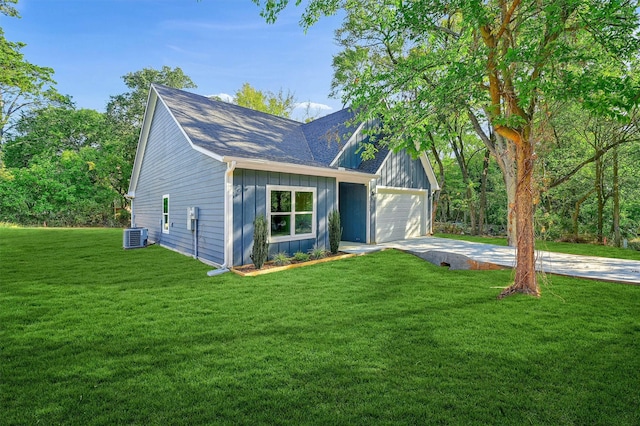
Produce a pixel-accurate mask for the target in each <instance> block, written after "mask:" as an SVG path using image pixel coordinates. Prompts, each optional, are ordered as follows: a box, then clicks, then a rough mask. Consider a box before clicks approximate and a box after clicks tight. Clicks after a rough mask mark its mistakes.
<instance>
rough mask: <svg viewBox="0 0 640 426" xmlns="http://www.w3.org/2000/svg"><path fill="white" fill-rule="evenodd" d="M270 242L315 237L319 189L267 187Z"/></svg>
mask: <svg viewBox="0 0 640 426" xmlns="http://www.w3.org/2000/svg"><path fill="white" fill-rule="evenodd" d="M267 202H268V203H269V204H268V205H267V221H268V222H269V241H271V242H280V241H293V240H304V239H308V238H315V237H316V188H305V187H299V186H280V185H268V186H267Z"/></svg>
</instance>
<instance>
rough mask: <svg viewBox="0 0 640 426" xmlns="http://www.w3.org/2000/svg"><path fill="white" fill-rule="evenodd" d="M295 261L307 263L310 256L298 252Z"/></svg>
mask: <svg viewBox="0 0 640 426" xmlns="http://www.w3.org/2000/svg"><path fill="white" fill-rule="evenodd" d="M293 260H296V261H298V262H306V261H307V260H309V255H308V254H307V253H303V252H301V251H298V252H296V253H295V254H294V255H293Z"/></svg>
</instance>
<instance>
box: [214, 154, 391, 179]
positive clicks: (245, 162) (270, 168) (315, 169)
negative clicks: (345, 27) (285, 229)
mask: <svg viewBox="0 0 640 426" xmlns="http://www.w3.org/2000/svg"><path fill="white" fill-rule="evenodd" d="M222 161H224V162H226V163H230V162H231V163H235V167H237V168H239V169H251V170H262V171H267V172H281V173H282V172H284V173H294V174H301V175H310V176H322V177H332V178H335V179H337V180H339V181H341V182H352V183H363V184H366V183H368V182H369V181H370V180H371V179H376V178H379V177H380V175H377V174H371V173H364V172H359V171H356V170H348V169H345V168H344V167H338V168H330V167H320V166H307V165H301V164H293V163H283V162H279V161H270V160H259V159H252V158H240V157H230V156H225V157H222Z"/></svg>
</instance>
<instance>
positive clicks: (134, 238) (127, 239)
mask: <svg viewBox="0 0 640 426" xmlns="http://www.w3.org/2000/svg"><path fill="white" fill-rule="evenodd" d="M148 234H149V231H148V229H147V228H129V229H125V230H124V235H123V238H122V245H123V247H124V248H125V249H132V248H142V247H146V246H147V239H148Z"/></svg>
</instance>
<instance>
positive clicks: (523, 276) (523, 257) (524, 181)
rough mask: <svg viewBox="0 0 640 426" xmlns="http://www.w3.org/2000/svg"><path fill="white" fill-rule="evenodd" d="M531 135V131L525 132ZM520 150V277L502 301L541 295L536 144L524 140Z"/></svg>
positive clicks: (518, 209) (516, 212)
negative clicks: (535, 222)
mask: <svg viewBox="0 0 640 426" xmlns="http://www.w3.org/2000/svg"><path fill="white" fill-rule="evenodd" d="M525 135H528V132H526V133H525ZM514 145H515V147H516V160H517V185H516V205H515V215H516V226H517V230H516V232H517V235H518V240H517V248H516V275H515V281H514V283H513V284H512V285H511V286H509V287H508V288H506V289H505V290H504V291H503V292H502V293H501V294H500V296H499V297H500V298H503V297H505V296H508V295H510V294H513V293H524V294H530V295H533V296H536V297H538V296H540V287H539V286H538V281H537V279H536V270H535V266H536V264H535V239H534V237H535V233H534V226H533V202H534V196H533V163H534V154H533V144H532V142H531V140H530V139H529V138H528V137H523V138H522V139H521V140H520V141H519V143H517V144H514Z"/></svg>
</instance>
